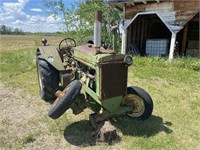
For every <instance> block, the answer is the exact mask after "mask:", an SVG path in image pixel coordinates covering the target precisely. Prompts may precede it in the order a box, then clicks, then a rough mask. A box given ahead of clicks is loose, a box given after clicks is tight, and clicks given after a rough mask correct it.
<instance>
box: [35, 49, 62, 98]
mask: <svg viewBox="0 0 200 150" xmlns="http://www.w3.org/2000/svg"><path fill="white" fill-rule="evenodd" d="M36 65H37V76H38V83H39V88H40V97H41V98H42V99H44V100H46V101H51V100H55V99H56V96H55V93H56V91H57V90H58V89H59V72H58V71H57V70H56V69H55V68H54V67H53V66H52V65H50V64H49V63H48V62H47V61H45V60H44V59H42V58H41V56H40V53H39V52H37V55H36Z"/></svg>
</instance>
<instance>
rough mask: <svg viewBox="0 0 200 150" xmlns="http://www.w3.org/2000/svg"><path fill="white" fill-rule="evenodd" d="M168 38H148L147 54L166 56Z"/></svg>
mask: <svg viewBox="0 0 200 150" xmlns="http://www.w3.org/2000/svg"><path fill="white" fill-rule="evenodd" d="M168 47H169V40H168V39H148V40H147V41H146V54H147V55H149V56H160V57H161V56H165V55H166V54H167V53H168Z"/></svg>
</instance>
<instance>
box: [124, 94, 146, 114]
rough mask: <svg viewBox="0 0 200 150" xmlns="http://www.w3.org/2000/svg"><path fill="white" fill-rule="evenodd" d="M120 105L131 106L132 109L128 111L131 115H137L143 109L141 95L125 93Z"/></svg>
mask: <svg viewBox="0 0 200 150" xmlns="http://www.w3.org/2000/svg"><path fill="white" fill-rule="evenodd" d="M122 105H125V106H130V107H132V108H133V109H132V111H131V112H130V113H128V115H129V116H131V117H139V116H141V115H142V114H143V113H144V111H145V106H144V101H143V99H142V98H141V97H139V96H138V95H135V94H127V95H125V96H124V98H123V101H122Z"/></svg>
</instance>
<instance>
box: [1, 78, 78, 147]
mask: <svg viewBox="0 0 200 150" xmlns="http://www.w3.org/2000/svg"><path fill="white" fill-rule="evenodd" d="M0 97H1V99H0V124H1V125H0V149H1V150H3V149H45V150H47V149H48V150H49V149H52V150H54V149H59V150H60V149H66V148H67V149H79V148H80V147H79V148H78V147H76V146H73V145H70V144H69V143H67V141H66V140H65V138H64V137H63V136H61V135H56V134H55V133H52V132H50V131H48V130H49V129H48V128H47V124H46V123H45V121H42V119H44V116H47V110H48V108H49V105H50V104H48V103H45V102H44V101H42V100H40V99H39V98H36V97H33V96H31V95H30V94H27V93H23V91H22V90H19V89H15V88H13V87H7V86H5V85H4V84H3V83H2V82H0ZM34 101H35V103H34ZM55 141H57V142H55Z"/></svg>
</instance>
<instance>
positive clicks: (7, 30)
mask: <svg viewBox="0 0 200 150" xmlns="http://www.w3.org/2000/svg"><path fill="white" fill-rule="evenodd" d="M0 34H24V32H23V31H22V30H21V29H19V28H15V29H14V30H13V29H12V28H10V27H7V26H5V25H1V26H0Z"/></svg>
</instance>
